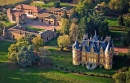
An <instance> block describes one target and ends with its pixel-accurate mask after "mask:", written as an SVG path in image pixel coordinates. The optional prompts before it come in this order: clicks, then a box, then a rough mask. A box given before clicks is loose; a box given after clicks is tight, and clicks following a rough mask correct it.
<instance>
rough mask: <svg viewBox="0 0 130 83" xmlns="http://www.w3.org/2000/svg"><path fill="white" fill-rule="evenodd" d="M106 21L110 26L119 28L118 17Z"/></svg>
mask: <svg viewBox="0 0 130 83" xmlns="http://www.w3.org/2000/svg"><path fill="white" fill-rule="evenodd" d="M105 19H106V20H107V21H108V23H109V24H108V25H109V26H118V22H117V18H116V17H105Z"/></svg>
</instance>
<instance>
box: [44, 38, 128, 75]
mask: <svg viewBox="0 0 130 83" xmlns="http://www.w3.org/2000/svg"><path fill="white" fill-rule="evenodd" d="M51 42H53V44H50V43H49V42H48V45H47V46H50V48H49V47H48V48H49V50H50V51H51V54H52V55H51V56H49V57H50V58H52V61H53V64H54V65H57V66H59V67H64V68H67V69H69V70H74V71H81V72H84V73H95V74H108V75H113V74H114V73H116V71H117V70H118V69H119V68H121V67H123V66H128V64H127V62H126V61H125V60H122V59H119V60H115V62H116V63H115V64H114V65H113V68H112V69H111V70H106V69H104V68H102V69H101V68H96V69H95V70H93V71H92V70H87V69H86V67H85V66H74V65H73V64H72V52H64V51H60V48H58V47H57V46H56V47H54V46H55V45H56V44H57V42H56V40H52V41H51ZM51 45H52V46H51ZM45 46H46V45H45ZM120 64H122V65H120Z"/></svg>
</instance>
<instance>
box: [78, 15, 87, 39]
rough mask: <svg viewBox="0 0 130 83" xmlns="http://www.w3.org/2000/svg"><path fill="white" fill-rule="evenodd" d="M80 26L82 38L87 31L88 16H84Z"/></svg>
mask: <svg viewBox="0 0 130 83" xmlns="http://www.w3.org/2000/svg"><path fill="white" fill-rule="evenodd" d="M78 27H79V38H80V39H82V37H83V35H84V34H85V33H86V29H87V18H86V17H82V18H81V19H80V22H79V24H78Z"/></svg>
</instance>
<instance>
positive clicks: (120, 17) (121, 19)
mask: <svg viewBox="0 0 130 83" xmlns="http://www.w3.org/2000/svg"><path fill="white" fill-rule="evenodd" d="M117 21H118V24H119V25H121V26H124V19H123V16H122V15H120V16H119V17H118V19H117Z"/></svg>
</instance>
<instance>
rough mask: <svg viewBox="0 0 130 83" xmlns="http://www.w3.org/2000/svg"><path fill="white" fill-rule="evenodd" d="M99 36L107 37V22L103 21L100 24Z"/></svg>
mask: <svg viewBox="0 0 130 83" xmlns="http://www.w3.org/2000/svg"><path fill="white" fill-rule="evenodd" d="M98 31H99V36H100V37H101V36H106V35H109V27H108V22H107V21H104V22H102V24H101V26H100V27H99V30H98Z"/></svg>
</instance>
